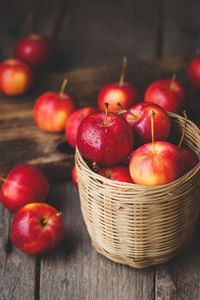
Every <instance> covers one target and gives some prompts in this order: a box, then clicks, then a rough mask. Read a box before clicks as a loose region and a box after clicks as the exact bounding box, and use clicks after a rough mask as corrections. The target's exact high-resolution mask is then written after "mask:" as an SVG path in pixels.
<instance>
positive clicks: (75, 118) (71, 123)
mask: <svg viewBox="0 0 200 300" xmlns="http://www.w3.org/2000/svg"><path fill="white" fill-rule="evenodd" d="M96 112H98V110H97V109H96V108H93V107H84V108H81V109H78V110H76V111H74V112H73V113H72V114H71V115H70V116H69V118H68V120H67V124H66V128H65V136H66V140H67V141H68V143H69V144H70V145H71V146H72V147H73V148H76V135H77V130H78V127H79V125H80V123H81V121H82V120H83V119H84V118H85V117H87V116H88V115H90V114H92V113H96Z"/></svg>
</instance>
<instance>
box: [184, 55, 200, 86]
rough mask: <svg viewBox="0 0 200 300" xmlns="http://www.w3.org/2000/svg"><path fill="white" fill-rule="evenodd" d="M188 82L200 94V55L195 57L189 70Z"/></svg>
mask: <svg viewBox="0 0 200 300" xmlns="http://www.w3.org/2000/svg"><path fill="white" fill-rule="evenodd" d="M187 77H188V80H189V82H190V84H191V86H193V87H194V88H195V89H196V90H197V91H198V92H200V55H197V56H196V57H194V58H193V59H192V60H191V61H190V63H189V65H188V68H187Z"/></svg>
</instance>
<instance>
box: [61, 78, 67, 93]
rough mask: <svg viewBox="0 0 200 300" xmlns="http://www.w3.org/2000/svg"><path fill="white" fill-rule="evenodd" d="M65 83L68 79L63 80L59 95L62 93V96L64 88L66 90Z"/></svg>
mask: <svg viewBox="0 0 200 300" xmlns="http://www.w3.org/2000/svg"><path fill="white" fill-rule="evenodd" d="M67 83H68V79H67V78H65V79H64V80H63V82H62V85H61V88H60V93H62V94H63V93H64V90H65V88H66V85H67Z"/></svg>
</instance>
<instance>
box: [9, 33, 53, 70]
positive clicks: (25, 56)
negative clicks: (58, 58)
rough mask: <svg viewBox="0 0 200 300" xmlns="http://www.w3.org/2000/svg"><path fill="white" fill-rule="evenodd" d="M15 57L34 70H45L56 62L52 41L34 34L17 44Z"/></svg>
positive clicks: (14, 48) (14, 52)
mask: <svg viewBox="0 0 200 300" xmlns="http://www.w3.org/2000/svg"><path fill="white" fill-rule="evenodd" d="M13 56H14V57H16V58H18V59H20V60H23V61H25V62H26V63H28V64H29V65H30V66H31V67H32V68H34V69H44V68H46V67H48V66H49V65H50V64H52V62H53V61H54V58H55V49H54V45H53V43H52V41H51V39H49V38H48V37H46V36H44V35H42V34H36V33H35V34H33V33H32V34H30V35H27V36H25V37H23V38H21V39H20V40H19V41H17V42H16V44H15V45H14V47H13Z"/></svg>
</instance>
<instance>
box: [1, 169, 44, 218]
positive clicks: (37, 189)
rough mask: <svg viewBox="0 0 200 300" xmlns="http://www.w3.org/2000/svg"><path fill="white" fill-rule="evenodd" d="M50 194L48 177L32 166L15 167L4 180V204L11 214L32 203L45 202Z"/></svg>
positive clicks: (2, 191)
mask: <svg viewBox="0 0 200 300" xmlns="http://www.w3.org/2000/svg"><path fill="white" fill-rule="evenodd" d="M48 192H49V182H48V180H47V178H46V175H45V174H44V173H43V172H42V171H41V170H40V169H39V168H37V167H35V166H32V165H28V164H25V165H19V166H16V167H14V168H13V169H12V170H11V171H10V173H9V174H8V176H7V178H6V179H4V183H3V185H2V188H1V191H0V199H1V202H2V204H3V205H4V206H5V207H6V208H7V209H8V210H10V211H11V212H16V211H17V210H19V209H20V208H21V207H22V206H24V205H25V204H28V203H32V202H43V201H45V200H46V197H47V194H48Z"/></svg>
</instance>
